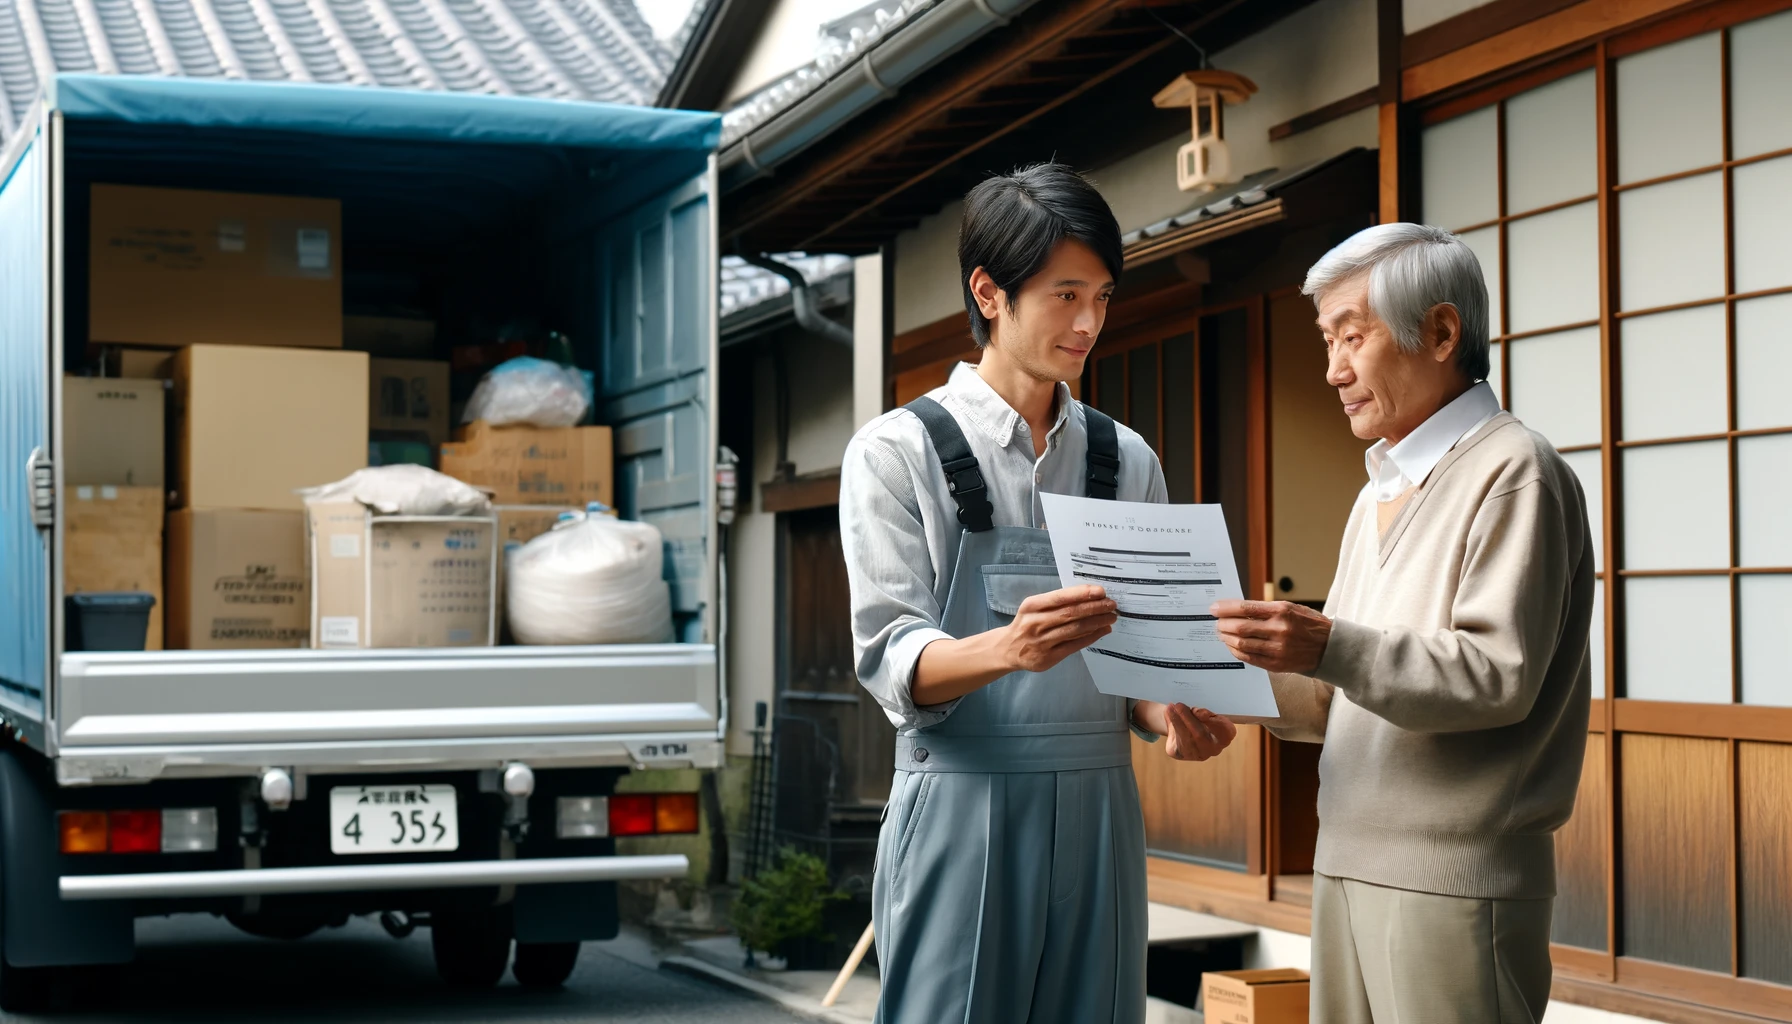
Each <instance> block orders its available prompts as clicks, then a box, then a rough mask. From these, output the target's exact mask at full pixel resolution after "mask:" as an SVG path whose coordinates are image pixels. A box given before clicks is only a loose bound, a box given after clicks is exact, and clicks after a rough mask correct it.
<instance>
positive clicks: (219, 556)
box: [166, 508, 311, 651]
mask: <svg viewBox="0 0 1792 1024" xmlns="http://www.w3.org/2000/svg"><path fill="white" fill-rule="evenodd" d="M166 579H167V584H168V647H169V649H171V650H194V651H229V650H242V649H247V648H273V647H304V646H306V645H307V644H308V643H309V642H310V636H311V584H310V579H309V577H308V576H307V575H306V573H305V516H304V513H302V512H284V511H280V512H274V511H265V510H257V509H222V508H208V509H182V510H180V511H178V512H174V513H172V514H170V515H169V517H168V572H167V577H166Z"/></svg>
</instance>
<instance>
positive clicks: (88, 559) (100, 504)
mask: <svg viewBox="0 0 1792 1024" xmlns="http://www.w3.org/2000/svg"><path fill="white" fill-rule="evenodd" d="M165 504H166V496H165V495H164V494H163V491H162V489H161V488H160V487H114V486H112V485H110V484H103V485H99V486H80V487H72V488H70V489H69V492H68V498H67V499H66V500H65V501H64V502H63V504H62V512H63V518H62V521H63V525H64V528H65V532H64V534H63V538H62V588H63V591H64V592H65V593H69V594H94V593H107V592H110V591H136V592H138V593H143V594H149V595H151V596H153V597H154V598H155V599H156V603H155V605H154V607H152V608H150V610H149V633H148V635H147V636H146V637H145V639H144V649H145V650H150V651H159V650H161V649H162V619H163V607H162V605H163V598H162V519H163V515H164V512H163V506H164V505H165Z"/></svg>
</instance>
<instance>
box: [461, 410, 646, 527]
mask: <svg viewBox="0 0 1792 1024" xmlns="http://www.w3.org/2000/svg"><path fill="white" fill-rule="evenodd" d="M442 472H444V473H446V474H448V475H449V476H451V477H454V478H455V479H457V480H462V481H465V482H466V483H469V484H472V485H473V486H475V487H483V488H485V489H487V490H489V491H491V492H492V500H493V501H494V502H495V503H496V504H499V505H560V506H572V507H576V508H584V507H585V506H586V505H587V504H588V503H590V502H593V501H601V502H603V503H604V504H606V505H614V504H616V500H615V486H614V483H613V476H612V473H613V472H614V466H613V464H612V458H611V438H610V428H609V427H529V426H517V427H494V426H491V425H489V424H487V423H485V422H484V421H483V420H482V421H479V422H476V423H470V424H468V425H467V426H466V427H464V428H463V429H462V432H461V436H460V439H459V440H458V441H455V442H454V443H452V444H445V445H443V446H442Z"/></svg>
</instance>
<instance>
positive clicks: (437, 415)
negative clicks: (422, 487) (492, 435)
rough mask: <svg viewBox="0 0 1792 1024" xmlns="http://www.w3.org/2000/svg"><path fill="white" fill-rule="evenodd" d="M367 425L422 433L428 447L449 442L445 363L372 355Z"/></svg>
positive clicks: (395, 430)
mask: <svg viewBox="0 0 1792 1024" xmlns="http://www.w3.org/2000/svg"><path fill="white" fill-rule="evenodd" d="M368 373H369V375H370V378H369V380H368V383H367V398H368V401H369V403H370V405H369V406H368V412H367V427H368V429H369V430H375V431H391V432H394V433H400V432H402V433H407V434H421V435H423V436H424V437H425V438H426V439H427V440H428V441H429V447H430V450H431V451H435V450H436V449H438V448H440V447H441V446H442V445H444V444H446V443H448V401H449V396H448V364H447V363H446V362H435V361H433V360H428V359H372V360H370V361H369V364H368Z"/></svg>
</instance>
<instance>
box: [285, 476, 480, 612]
mask: <svg viewBox="0 0 1792 1024" xmlns="http://www.w3.org/2000/svg"><path fill="white" fill-rule="evenodd" d="M306 512H307V516H308V523H309V529H310V540H309V543H310V548H311V585H312V595H313V602H312V619H311V621H312V629H311V636H312V646H313V647H490V646H491V645H492V644H494V643H496V642H497V626H496V622H497V620H496V606H495V603H494V600H493V598H494V591H495V589H496V584H497V547H498V545H497V535H498V521H497V518H496V517H495V516H378V515H374V514H373V513H372V512H370V511H369V510H368V509H367V508H366V506H364V505H361V504H360V503H359V502H353V501H346V502H313V503H312V504H311V505H309V506H308V507H307V509H306Z"/></svg>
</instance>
